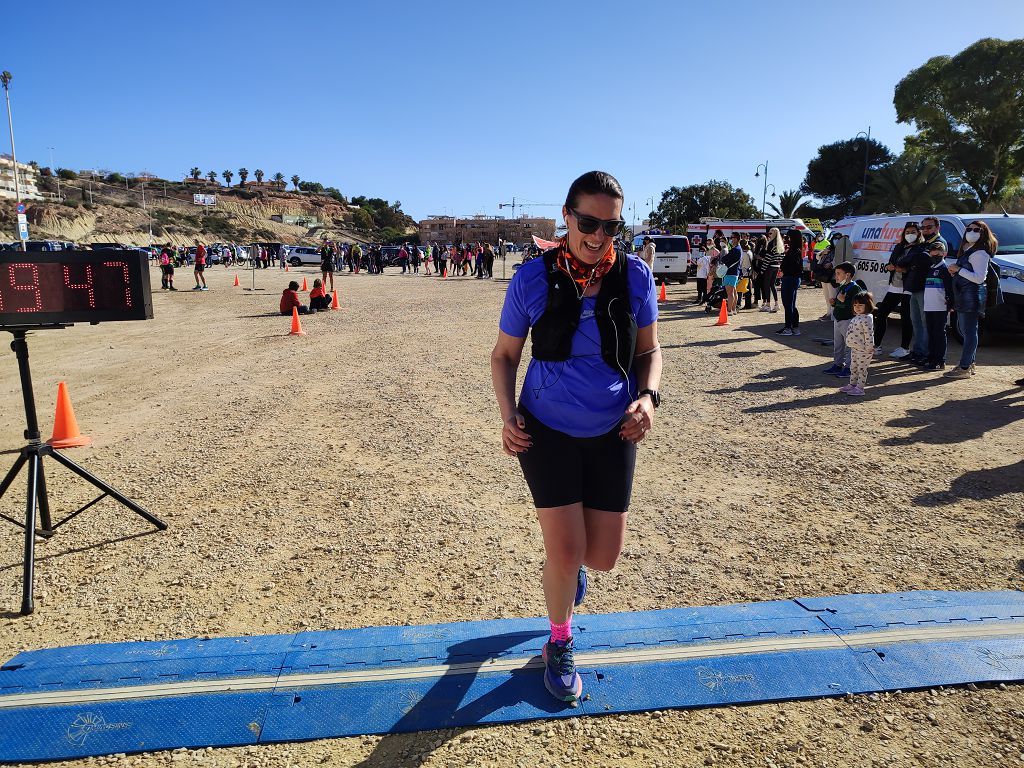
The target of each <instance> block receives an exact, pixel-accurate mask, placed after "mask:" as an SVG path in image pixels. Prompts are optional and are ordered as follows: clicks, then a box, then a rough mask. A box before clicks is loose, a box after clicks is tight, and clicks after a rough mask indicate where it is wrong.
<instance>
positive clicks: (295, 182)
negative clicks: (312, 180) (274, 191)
mask: <svg viewBox="0 0 1024 768" xmlns="http://www.w3.org/2000/svg"><path fill="white" fill-rule="evenodd" d="M292 184H294V185H295V189H298V188H299V175H298V174H295V175H294V176H292Z"/></svg>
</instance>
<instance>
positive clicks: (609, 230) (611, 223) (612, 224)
mask: <svg viewBox="0 0 1024 768" xmlns="http://www.w3.org/2000/svg"><path fill="white" fill-rule="evenodd" d="M569 213H571V214H572V215H573V216H575V217H576V228H577V229H579V231H580V232H582V233H583V234H584V235H592V234H594V233H595V232H597V228H598V227H601V228H602V229H603V230H604V233H605V235H607V236H608V237H615V236H616V235H617V234H619V233H620V232H621V231H622V228H623V227H624V226H626V222H625V221H624V220H622V219H598V218H595V217H593V216H584V215H583V214H581V213H578V212H577V211H575V210H574V209H572V208H570V209H569Z"/></svg>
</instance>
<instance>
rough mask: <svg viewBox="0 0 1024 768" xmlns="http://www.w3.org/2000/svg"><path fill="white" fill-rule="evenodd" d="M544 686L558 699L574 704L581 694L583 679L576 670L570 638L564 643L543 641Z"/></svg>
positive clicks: (577, 701)
mask: <svg viewBox="0 0 1024 768" xmlns="http://www.w3.org/2000/svg"><path fill="white" fill-rule="evenodd" d="M541 656H542V657H543V658H544V687H545V688H547V689H548V693H550V694H551V695H552V696H554V697H555V698H556V699H558V700H559V701H564V702H566V703H567V704H570V705H572V706H574V707H575V706H576V705H577V704H578V703H579V700H580V696H582V695H583V680H582V679H581V678H580V675H579V672H577V671H576V659H575V657H574V656H573V647H572V638H571V637H570V638H569V639H568V640H566V641H565V642H564V643H558V642H553V641H549V642H547V643H544V650H543V651H542V653H541Z"/></svg>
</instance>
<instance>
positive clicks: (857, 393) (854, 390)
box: [846, 387, 864, 397]
mask: <svg viewBox="0 0 1024 768" xmlns="http://www.w3.org/2000/svg"><path fill="white" fill-rule="evenodd" d="M846 394H848V395H853V396H854V397H864V390H863V389H861V388H860V387H850V388H849V389H848V390H846Z"/></svg>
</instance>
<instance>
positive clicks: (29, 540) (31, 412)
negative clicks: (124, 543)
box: [0, 325, 167, 616]
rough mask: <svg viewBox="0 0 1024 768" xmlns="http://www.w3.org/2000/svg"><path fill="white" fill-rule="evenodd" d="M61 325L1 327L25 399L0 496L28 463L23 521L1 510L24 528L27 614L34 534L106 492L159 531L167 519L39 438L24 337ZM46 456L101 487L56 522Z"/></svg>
mask: <svg viewBox="0 0 1024 768" xmlns="http://www.w3.org/2000/svg"><path fill="white" fill-rule="evenodd" d="M64 327H65V326H63V325H46V326H33V327H31V328H5V329H4V330H7V331H10V332H11V333H12V334H14V341H12V342H11V349H13V350H14V354H15V356H16V357H17V358H18V371H19V373H21V394H22V397H23V398H24V400H25V424H26V427H27V428H26V429H25V439H26V440H28V445H26V446H25V447H24V448H22V449H21V452H20V454H19V455H18V458H17V459H16V460H15V462H14V466H13V467H11V469H10V471H9V472H8V473H7V476H6V477H4V479H3V482H2V483H0V497H2V496H3V495H4V494H5V493H7V489H8V488H10V487H11V483H13V482H14V478H16V477H17V476H18V473H19V472H20V471H21V468H22V467H24V466H25V465H26V464H28V494H27V498H26V502H25V523H24V524H22V523H21V522H20V521H18V520H15V519H14V518H12V517H8V516H7V515H5V514H3V513H2V512H0V517H2V518H3V519H4V520H7V521H8V522H10V523H13V524H14V525H16V526H18V527H19V528H24V529H25V563H24V571H23V576H22V592H21V615H22V616H27V615H28V614H30V613H32V610H33V606H32V581H33V576H34V564H35V537H36V535H39V536H42V537H43V538H49V537H50V536H52V535H53V534H54V532H56V530H57V529H58V528H59V527H60V526H62V525H64V523H66V522H68V520H70V519H71V518H73V517H77V516H78V515H80V514H81V513H82V512H85V510H87V509H89V507H91V506H92V505H93V504H96V503H97V502H99V501H102V500H103V499H105V498H106V497H107V496H110V497H111V498H113V499H115V500H117V501H119V502H121V503H122V504H123V505H124V506H126V507H128V509H130V510H131V511H132V512H134V513H136V514H137V515H140V516H142V517H144V518H145V519H146V520H147V521H149V522H150V523H152V524H153V525H154V526H156V528H157V529H158V530H161V531H162V530H164V529H165V528H167V523H165V522H164V521H163V520H161V519H160V518H158V517H155V516H154V515H152V514H150V513H149V512H148V511H147V510H146V509H144V508H143V507H141V506H139V505H138V504H136V503H135V502H134V501H132V500H131V499H129V498H128V497H127V496H125V495H123V494H122V493H121V492H120V491H118V490H116V489H114V488H112V487H110V486H109V485H107V484H106V483H105V482H103V481H102V480H100V479H99V478H98V477H96V476H95V475H93V474H92V473H91V472H89V471H88V470H87V469H85V468H84V467H80V466H79V465H78V464H76V463H75V462H73V461H72V460H71V459H69V458H68V457H67V456H65V455H63V454H62V453H60V452H59V451H55V450H54V449H53V447H52V446H49V445H47V444H46V443H44V442H42V440H41V439H40V436H39V422H38V420H37V419H36V401H35V397H34V396H33V394H32V374H31V372H30V371H29V367H28V341H27V340H26V338H25V334H26V333H28V331H30V330H40V329H42V328H64ZM45 456H50V457H52V458H53V459H54V460H55V461H56V462H57V463H59V464H63V465H64V466H65V467H67V468H68V469H70V470H71V471H72V472H74V473H75V474H76V475H78V476H79V477H81V478H83V479H84V480H85V481H86V482H88V483H90V484H92V485H94V486H95V487H96V488H98V489H99V490H101V491H103V493H101V494H100V495H99V496H97V497H96V498H95V499H93V500H92V501H90V502H89V503H88V504H85V505H84V506H82V507H79V508H78V509H76V510H75V511H74V512H72V513H71V514H70V515H68V516H67V517H65V518H64V519H63V520H60V521H58V522H57V523H56V524H55V525H52V524H51V522H50V500H49V497H48V496H47V494H46V476H45V475H44V474H43V457H45ZM37 509H38V512H39V522H40V523H41V527H40V528H39V529H38V530H37V529H36V511H37Z"/></svg>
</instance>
